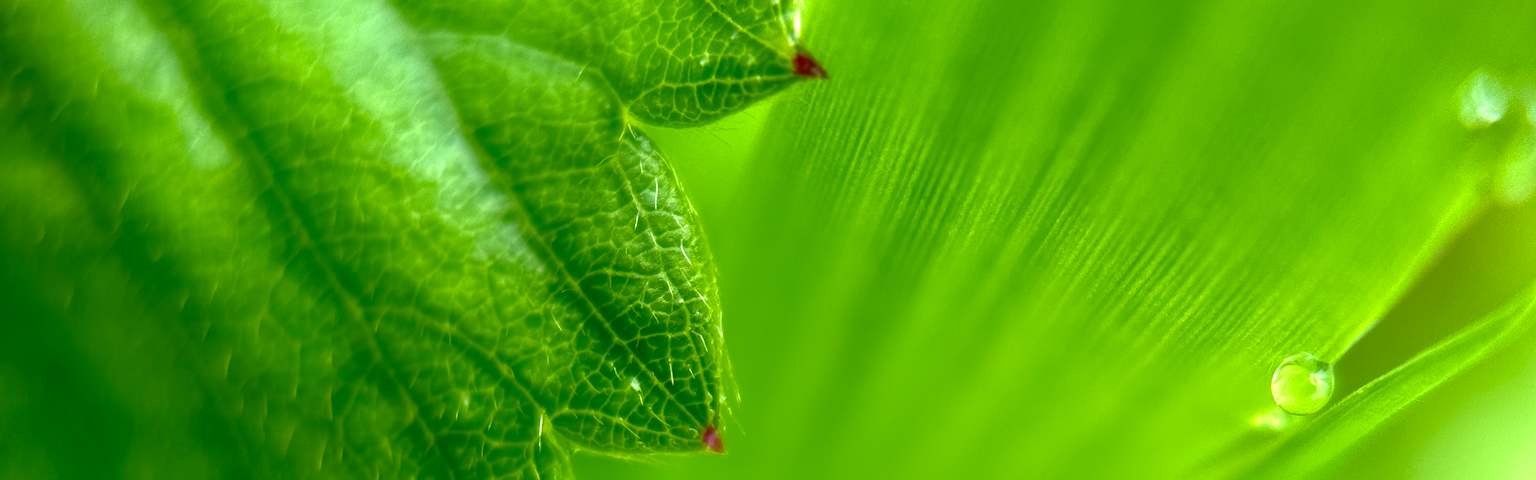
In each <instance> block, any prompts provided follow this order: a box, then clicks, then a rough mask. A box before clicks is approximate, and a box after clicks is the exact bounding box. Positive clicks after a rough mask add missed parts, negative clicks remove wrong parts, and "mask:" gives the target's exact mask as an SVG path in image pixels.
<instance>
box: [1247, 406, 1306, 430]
mask: <svg viewBox="0 0 1536 480" xmlns="http://www.w3.org/2000/svg"><path fill="white" fill-rule="evenodd" d="M1298 418H1301V417H1299V416H1296V415H1292V414H1291V413H1290V412H1287V411H1285V409H1283V408H1280V407H1275V408H1274V409H1272V410H1270V411H1268V412H1264V414H1262V415H1259V416H1257V417H1253V426H1255V427H1259V428H1261V429H1264V430H1270V431H1275V432H1278V431H1281V430H1285V428H1286V427H1289V426H1291V424H1292V423H1295V422H1296V419H1298Z"/></svg>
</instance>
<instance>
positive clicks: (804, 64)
mask: <svg viewBox="0 0 1536 480" xmlns="http://www.w3.org/2000/svg"><path fill="white" fill-rule="evenodd" d="M795 75H799V76H802V77H806V78H827V69H825V68H821V64H820V63H816V59H815V58H811V54H809V53H805V52H800V53H796V54H795Z"/></svg>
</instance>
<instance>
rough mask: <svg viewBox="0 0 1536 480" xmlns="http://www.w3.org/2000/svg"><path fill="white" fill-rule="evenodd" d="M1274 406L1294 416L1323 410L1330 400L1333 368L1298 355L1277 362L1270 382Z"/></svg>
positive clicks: (1315, 358)
mask: <svg viewBox="0 0 1536 480" xmlns="http://www.w3.org/2000/svg"><path fill="white" fill-rule="evenodd" d="M1269 391H1270V393H1272V394H1274V396H1275V404H1277V405H1279V406H1280V408H1283V409H1285V411H1287V412H1291V413H1294V414H1296V415H1309V414H1313V413H1317V411H1318V410H1322V409H1323V406H1324V405H1327V404H1328V399H1329V398H1331V397H1333V365H1331V364H1329V363H1327V362H1324V361H1323V360H1322V359H1320V358H1317V355H1313V354H1310V353H1300V354H1296V355H1294V356H1292V357H1291V358H1287V359H1285V361H1283V362H1280V367H1279V368H1276V369H1275V376H1274V377H1273V378H1271V379H1270V381H1269Z"/></svg>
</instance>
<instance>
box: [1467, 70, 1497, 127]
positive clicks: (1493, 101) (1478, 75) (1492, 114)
mask: <svg viewBox="0 0 1536 480" xmlns="http://www.w3.org/2000/svg"><path fill="white" fill-rule="evenodd" d="M1508 111H1509V91H1508V90H1506V89H1505V88H1504V84H1503V83H1500V82H1499V79H1497V78H1494V76H1493V75H1492V74H1490V73H1488V72H1486V71H1482V70H1478V71H1477V72H1475V73H1473V74H1472V77H1471V78H1468V79H1467V81H1466V83H1463V84H1462V86H1461V124H1462V125H1464V126H1466V127H1467V128H1474V129H1475V128H1483V127H1486V126H1489V125H1493V124H1494V122H1498V121H1499V120H1501V119H1503V118H1504V114H1505V113H1506V112H1508Z"/></svg>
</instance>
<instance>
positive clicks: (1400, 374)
mask: <svg viewBox="0 0 1536 480" xmlns="http://www.w3.org/2000/svg"><path fill="white" fill-rule="evenodd" d="M1532 324H1536V290H1531V291H1527V292H1526V293H1524V294H1522V295H1520V296H1519V297H1518V298H1516V299H1514V300H1512V301H1511V302H1510V303H1509V304H1508V305H1505V306H1504V307H1502V308H1500V309H1499V310H1498V311H1496V312H1494V313H1492V314H1490V315H1488V316H1487V317H1486V318H1483V319H1481V320H1479V321H1478V322H1477V323H1475V324H1473V325H1472V326H1469V327H1467V328H1465V329H1463V330H1462V331H1461V332H1458V333H1457V334H1456V335H1453V336H1451V337H1450V338H1447V339H1445V340H1444V341H1442V342H1440V343H1439V344H1436V345H1435V346H1433V347H1431V348H1429V349H1428V350H1425V351H1424V352H1423V353H1420V354H1419V355H1417V356H1415V357H1414V358H1413V359H1412V360H1409V361H1408V362H1407V363H1404V364H1403V365H1402V366H1399V367H1398V368H1396V369H1394V370H1392V371H1391V372H1389V373H1387V374H1386V375H1383V376H1381V377H1380V378H1377V379H1376V380H1374V381H1372V382H1371V383H1368V384H1366V385H1365V386H1362V387H1360V389H1359V390H1356V391H1355V393H1353V394H1351V395H1350V396H1349V397H1348V398H1345V399H1344V400H1343V401H1340V402H1339V404H1338V405H1336V406H1334V407H1333V408H1332V409H1330V410H1329V411H1328V412H1327V413H1325V414H1323V415H1321V416H1319V417H1318V418H1317V419H1316V420H1315V421H1313V422H1312V423H1311V424H1309V425H1307V426H1306V428H1305V429H1303V430H1301V431H1299V432H1296V433H1295V435H1292V436H1290V437H1288V438H1285V439H1284V440H1282V441H1281V442H1278V445H1275V446H1274V447H1272V448H1273V450H1272V451H1271V452H1270V453H1268V454H1267V455H1265V458H1263V460H1262V461H1260V462H1259V463H1258V464H1257V465H1256V466H1254V467H1252V468H1251V470H1250V471H1248V472H1246V473H1244V474H1243V475H1242V477H1243V478H1299V477H1300V476H1302V475H1305V474H1307V473H1309V472H1312V471H1314V470H1316V469H1318V467H1319V466H1321V465H1326V464H1327V463H1328V462H1330V461H1332V460H1334V459H1335V458H1337V457H1338V456H1340V454H1342V453H1344V451H1346V450H1347V449H1348V448H1349V447H1351V446H1353V445H1354V444H1356V443H1358V442H1359V441H1360V440H1361V439H1362V438H1364V437H1365V436H1366V435H1367V434H1369V433H1371V432H1372V431H1374V430H1376V429H1377V428H1379V427H1380V426H1381V425H1382V424H1383V423H1385V422H1387V421H1388V420H1391V419H1393V418H1395V416H1396V414H1397V413H1399V412H1400V411H1402V410H1403V409H1404V408H1406V407H1408V405H1409V404H1411V403H1413V402H1414V401H1416V400H1418V399H1419V397H1422V396H1423V395H1424V394H1425V393H1428V392H1429V391H1430V390H1433V389H1435V388H1436V387H1439V386H1440V385H1441V384H1443V383H1445V382H1446V381H1447V380H1449V379H1451V378H1452V377H1454V376H1456V375H1457V374H1460V373H1461V372H1463V371H1465V370H1467V369H1468V368H1470V367H1472V366H1473V365H1476V364H1477V363H1478V362H1481V361H1482V360H1483V359H1485V358H1487V357H1488V356H1489V355H1492V354H1494V353H1496V352H1498V351H1500V350H1502V349H1504V348H1505V347H1506V346H1508V345H1509V344H1510V343H1512V342H1514V341H1515V340H1517V339H1519V338H1521V337H1522V336H1525V335H1526V334H1527V333H1528V332H1529V331H1530V330H1531V325H1532Z"/></svg>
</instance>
